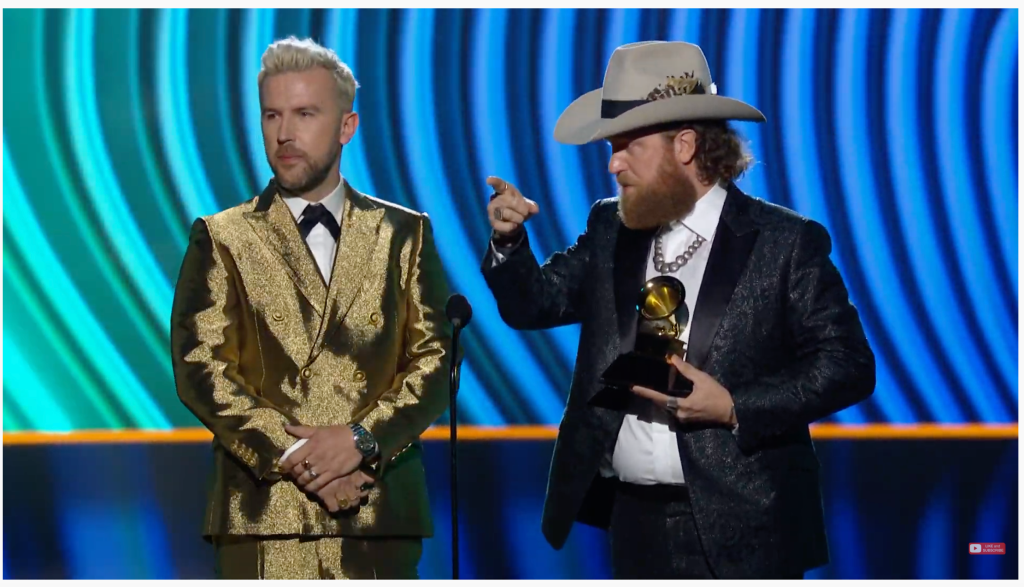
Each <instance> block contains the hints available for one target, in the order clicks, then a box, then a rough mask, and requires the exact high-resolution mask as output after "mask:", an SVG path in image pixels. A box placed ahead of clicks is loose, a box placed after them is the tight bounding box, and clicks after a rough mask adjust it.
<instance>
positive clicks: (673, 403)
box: [665, 397, 679, 412]
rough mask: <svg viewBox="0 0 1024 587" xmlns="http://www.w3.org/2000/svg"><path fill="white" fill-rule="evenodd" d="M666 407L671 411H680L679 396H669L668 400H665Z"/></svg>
mask: <svg viewBox="0 0 1024 587" xmlns="http://www.w3.org/2000/svg"><path fill="white" fill-rule="evenodd" d="M665 409H666V410H668V411H670V412H678V411H679V398H677V397H670V398H668V401H667V402H665Z"/></svg>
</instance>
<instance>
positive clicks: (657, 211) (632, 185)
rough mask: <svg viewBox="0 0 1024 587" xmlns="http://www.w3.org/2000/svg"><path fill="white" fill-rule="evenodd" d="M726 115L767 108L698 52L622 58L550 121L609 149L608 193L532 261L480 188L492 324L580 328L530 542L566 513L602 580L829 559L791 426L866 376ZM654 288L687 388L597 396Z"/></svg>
mask: <svg viewBox="0 0 1024 587" xmlns="http://www.w3.org/2000/svg"><path fill="white" fill-rule="evenodd" d="M728 120H750V121H756V122H763V121H764V120H765V118H764V116H763V115H762V114H761V113H760V112H759V111H758V110H756V109H755V108H753V107H751V106H749V105H747V104H744V103H743V102H740V101H738V100H734V99H730V98H726V97H723V96H719V95H718V93H717V88H716V87H715V85H714V84H713V83H712V81H711V74H710V72H709V70H708V65H707V61H706V60H705V58H704V54H703V52H702V51H701V49H700V48H699V47H697V46H696V45H692V44H689V43H681V42H647V43H634V44H630V45H624V46H622V47H619V48H618V49H617V50H616V51H615V52H614V53H613V54H612V57H611V60H610V62H609V63H608V67H607V70H606V72H605V78H604V87H602V88H600V89H597V90H594V91H592V92H590V93H588V94H585V95H584V96H582V97H580V98H579V99H577V100H576V101H575V102H573V103H572V104H571V105H570V106H569V107H568V108H567V109H566V110H565V112H564V113H563V114H562V116H561V117H560V118H559V120H558V124H557V126H556V128H555V138H556V139H557V140H558V141H560V142H562V143H568V144H584V143H589V142H593V141H597V140H606V141H608V142H609V144H610V145H611V151H612V154H611V159H610V161H609V163H608V170H609V172H611V173H613V174H615V176H616V180H617V182H618V184H619V186H620V190H619V197H617V198H610V199H606V200H601V201H598V202H596V203H595V204H594V206H593V208H592V209H591V212H590V217H589V219H588V221H587V229H586V231H585V232H584V233H583V234H582V235H580V237H579V239H578V240H577V241H576V243H575V244H574V245H573V246H571V247H570V248H569V249H568V250H566V251H564V252H560V253H556V254H554V255H552V256H551V258H549V259H548V260H547V261H546V262H545V263H544V264H543V265H539V264H538V262H537V260H536V258H535V257H534V255H533V253H532V252H531V250H530V243H529V238H528V236H527V233H526V231H525V230H523V223H524V222H526V221H527V220H528V219H529V218H530V217H532V216H534V215H536V214H538V213H539V208H538V206H537V205H536V203H534V202H532V201H530V200H527V199H526V198H524V197H523V196H522V194H520V193H519V191H518V190H516V188H515V186H513V185H511V184H508V183H506V182H505V181H504V180H501V179H499V178H495V177H492V178H488V183H489V185H491V186H492V187H493V188H494V189H495V192H496V195H495V196H493V197H492V200H491V202H490V204H489V205H488V207H487V213H488V218H489V219H490V223H491V226H492V228H493V236H492V240H491V244H490V246H489V248H488V252H487V255H486V258H485V260H484V264H483V273H484V276H485V278H486V280H487V283H488V285H489V287H490V288H491V291H492V292H493V294H494V296H495V299H496V300H497V304H498V308H499V310H500V312H501V315H502V318H503V319H504V320H505V321H506V322H507V323H508V324H509V325H510V326H512V327H513V328H517V329H541V328H552V327H556V326H562V325H566V324H574V323H578V324H581V336H580V343H579V351H578V356H577V363H576V368H575V372H574V376H573V382H572V388H571V390H570V394H569V400H568V406H567V408H566V410H565V413H564V415H563V419H562V422H561V425H560V427H559V433H558V440H557V442H556V444H555V450H554V455H553V458H552V462H551V469H550V476H549V482H548V490H547V497H546V501H545V507H544V515H543V522H542V526H543V531H544V535H545V536H546V538H547V539H548V541H549V542H550V543H551V544H552V546H554V547H555V548H556V549H558V548H561V547H562V546H563V545H564V544H565V541H566V539H567V537H568V535H569V532H570V530H571V528H572V525H573V523H574V522H575V521H580V522H583V523H585V524H589V525H593V526H597V527H600V528H606V529H607V530H608V533H609V538H610V550H611V557H612V561H611V562H612V568H613V572H614V575H615V576H616V577H617V578H769V577H773V578H775V577H777V578H793V577H802V576H803V574H804V572H805V571H806V570H807V569H810V568H814V567H817V566H820V565H823V564H826V563H827V562H828V546H827V542H826V537H825V527H824V515H823V511H822V503H821V494H820V488H819V481H818V467H819V463H818V460H817V457H816V455H815V451H814V448H813V445H812V443H811V437H810V433H809V430H808V425H809V424H810V423H811V422H814V421H816V420H819V419H821V418H824V417H826V416H828V415H830V414H834V413H836V412H838V411H840V410H842V409H844V408H847V407H849V406H851V405H853V404H855V403H857V402H859V401H862V400H864V399H865V398H867V397H868V396H870V395H871V393H872V392H873V390H874V386H875V363H874V355H873V353H872V351H871V349H870V348H869V346H868V342H867V340H866V337H865V335H864V331H863V328H862V326H861V322H860V318H859V316H858V312H857V310H856V309H855V308H854V306H853V305H852V304H851V303H850V299H849V295H848V293H847V290H846V287H845V285H844V283H843V279H842V277H841V276H840V274H839V272H838V271H837V270H836V267H835V266H834V265H833V263H832V262H831V260H830V259H829V254H830V252H831V240H830V237H829V235H828V233H827V231H826V230H825V229H824V227H822V226H821V225H820V224H818V223H816V222H814V221H812V220H809V219H806V218H803V217H801V216H799V215H797V214H796V213H794V212H792V211H790V210H787V209H784V208H782V207H779V206H776V205H772V204H770V203H767V202H764V201H762V200H757V199H754V198H751V197H750V196H747V195H746V194H744V193H743V192H741V191H740V190H739V189H738V188H737V187H736V185H735V183H733V180H734V179H736V178H737V177H738V176H739V175H740V174H741V173H742V172H743V171H744V170H745V169H746V168H747V166H748V165H749V162H750V157H749V156H748V155H747V154H745V153H744V150H743V148H742V145H741V143H740V141H739V139H738V137H737V135H736V133H735V131H733V129H732V128H731V127H730V126H729V124H728V122H727V121H728ZM654 283H671V284H674V285H672V287H674V288H675V289H674V290H673V291H677V292H678V296H677V301H678V304H677V308H676V310H674V312H675V314H673V319H674V320H675V322H673V324H676V325H677V327H678V329H677V330H678V331H672V332H673V333H674V334H673V336H675V337H677V338H672V339H671V340H672V342H673V343H677V344H678V347H677V348H684V349H685V351H684V352H683V353H682V354H683V355H684V357H680V356H678V355H679V353H676V354H674V355H673V356H672V357H671V359H670V361H671V363H672V365H674V367H675V369H676V370H677V371H678V374H679V376H680V377H681V378H685V380H688V381H689V382H692V383H691V384H690V385H691V386H692V391H690V392H689V393H688V394H686V393H676V392H672V393H671V395H670V394H668V393H661V392H659V391H655V390H653V389H648V388H646V387H639V386H630V385H625V386H620V387H618V388H616V387H610V386H609V385H608V384H607V376H606V374H605V371H606V369H608V368H609V366H610V365H612V364H613V362H615V361H616V359H617V358H619V357H620V356H622V355H624V354H629V353H630V352H631V351H634V349H635V348H639V347H638V340H640V339H641V338H643V337H644V336H646V334H644V333H639V334H638V330H639V329H640V328H641V327H642V326H643V327H646V326H649V324H647V323H644V322H642V321H641V320H640V315H641V314H643V312H646V308H645V307H644V308H641V307H639V304H641V303H645V302H641V301H638V299H639V298H638V296H641V294H642V292H645V291H648V290H649V288H650V287H651V284H654ZM640 310H643V311H642V312H640ZM643 315H644V316H646V314H643ZM645 340H646V339H645ZM656 366H657V365H656ZM662 367H664V368H665V369H668V367H666V366H664V365H662ZM630 391H632V392H633V393H632V394H631V393H630ZM663 391H669V390H668V388H667V387H666V388H663ZM609 398H611V400H612V401H609Z"/></svg>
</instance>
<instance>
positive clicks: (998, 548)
mask: <svg viewBox="0 0 1024 587" xmlns="http://www.w3.org/2000/svg"><path fill="white" fill-rule="evenodd" d="M968 550H970V553H971V554H1006V544H1005V543H1003V542H971V543H970V545H969V547H968Z"/></svg>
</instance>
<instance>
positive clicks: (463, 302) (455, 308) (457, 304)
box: [444, 294, 473, 328]
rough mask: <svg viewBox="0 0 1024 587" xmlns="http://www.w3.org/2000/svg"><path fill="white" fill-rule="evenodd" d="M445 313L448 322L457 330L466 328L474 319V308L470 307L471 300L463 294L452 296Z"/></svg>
mask: <svg viewBox="0 0 1024 587" xmlns="http://www.w3.org/2000/svg"><path fill="white" fill-rule="evenodd" d="M444 313H445V314H446V315H447V316H448V321H449V322H451V323H452V324H453V325H455V327H456V328H461V327H464V326H466V325H467V324H469V321H470V320H472V319H473V307H472V306H470V305H469V300H467V299H466V296H463V295H462V294H452V296H451V297H450V298H448V304H447V305H445V307H444Z"/></svg>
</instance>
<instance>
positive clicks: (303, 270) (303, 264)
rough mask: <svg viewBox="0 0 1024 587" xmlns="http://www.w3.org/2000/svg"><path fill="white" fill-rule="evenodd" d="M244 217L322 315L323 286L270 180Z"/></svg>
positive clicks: (324, 287)
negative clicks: (253, 208) (251, 209)
mask: <svg viewBox="0 0 1024 587" xmlns="http://www.w3.org/2000/svg"><path fill="white" fill-rule="evenodd" d="M245 219H246V220H248V221H249V224H250V225H252V228H253V230H255V231H256V234H258V235H259V236H260V238H261V239H262V240H263V242H264V243H265V244H266V245H267V248H269V249H270V250H271V251H272V252H273V253H274V254H276V255H277V257H278V258H279V259H280V260H281V262H282V263H283V264H284V266H285V267H286V268H287V269H288V275H289V276H290V277H291V278H292V281H294V282H295V285H296V286H297V287H298V288H299V291H300V292H302V295H303V296H304V297H305V298H306V300H307V301H309V304H310V305H311V306H312V307H313V309H314V310H316V313H317V315H318V316H320V317H321V318H323V316H324V302H325V300H326V298H327V286H326V285H325V284H324V279H323V276H322V275H320V270H319V269H318V268H317V266H316V261H315V260H314V259H313V255H312V253H310V252H309V247H308V246H306V242H305V241H304V240H302V235H301V234H299V229H298V226H297V225H296V224H295V218H294V217H293V216H292V213H291V210H289V209H288V205H287V204H285V203H284V201H283V200H281V196H279V195H278V194H277V191H276V188H275V187H274V184H273V182H271V184H270V186H268V187H267V189H266V190H264V192H263V193H262V194H261V195H260V196H259V198H258V200H257V203H256V208H255V210H253V211H252V212H247V213H246V214H245Z"/></svg>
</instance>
